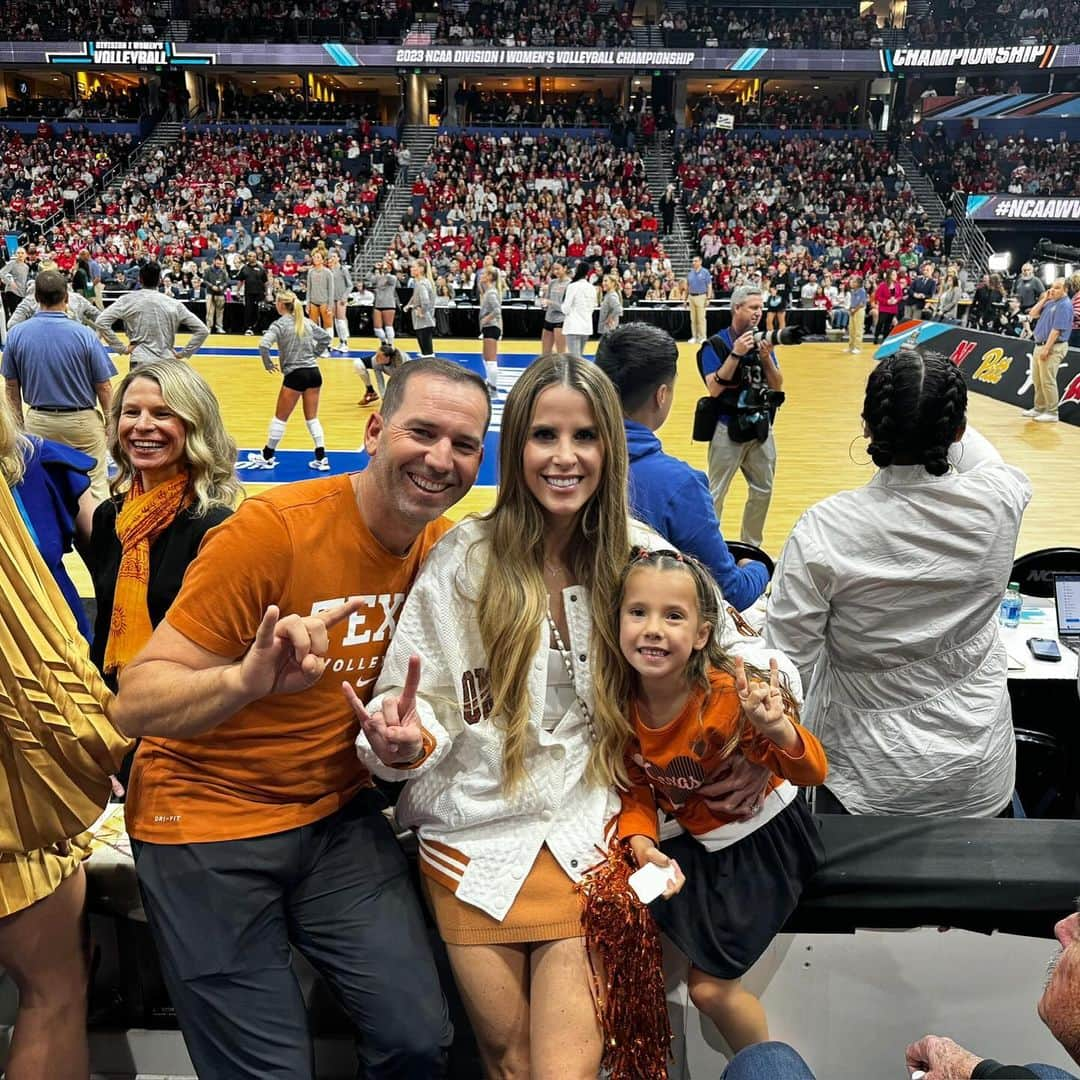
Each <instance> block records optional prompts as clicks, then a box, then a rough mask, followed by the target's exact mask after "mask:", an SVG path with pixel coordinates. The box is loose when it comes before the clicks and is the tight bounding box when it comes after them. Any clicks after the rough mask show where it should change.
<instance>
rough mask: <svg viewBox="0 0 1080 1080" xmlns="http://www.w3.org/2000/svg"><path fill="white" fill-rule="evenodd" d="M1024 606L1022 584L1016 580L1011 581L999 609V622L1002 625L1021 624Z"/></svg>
mask: <svg viewBox="0 0 1080 1080" xmlns="http://www.w3.org/2000/svg"><path fill="white" fill-rule="evenodd" d="M1023 607H1024V599H1023V597H1022V596H1021V595H1020V586H1019V585H1018V584H1017V583H1016V582H1015V581H1010V582H1009V587H1008V588H1007V589H1006V590H1005V595H1004V596H1003V597H1002V599H1001V607H1000V609H999V610H998V622H999V623H1000V624H1001V625H1002V626H1007V627H1013V626H1019V625H1020V612H1021V611H1022V610H1023Z"/></svg>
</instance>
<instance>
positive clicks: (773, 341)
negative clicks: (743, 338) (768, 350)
mask: <svg viewBox="0 0 1080 1080" xmlns="http://www.w3.org/2000/svg"><path fill="white" fill-rule="evenodd" d="M804 337H806V333H805V331H804V330H803V328H802V327H801V326H785V327H783V328H782V329H780V330H755V331H754V344H755V345H760V344H761V343H762V342H763V341H764V342H767V343H768V344H769V345H771V346H774V347H775V346H777V345H801V344H802V343H803V338H804Z"/></svg>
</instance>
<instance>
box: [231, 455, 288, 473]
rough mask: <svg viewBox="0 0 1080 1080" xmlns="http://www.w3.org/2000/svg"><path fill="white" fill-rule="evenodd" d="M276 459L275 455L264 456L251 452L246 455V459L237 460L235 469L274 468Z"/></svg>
mask: <svg viewBox="0 0 1080 1080" xmlns="http://www.w3.org/2000/svg"><path fill="white" fill-rule="evenodd" d="M277 463H278V460H277V458H276V457H272V458H264V457H263V456H262V454H259V453H251V454H248V456H247V461H238V462H237V463H236V467H237V469H276V468H277Z"/></svg>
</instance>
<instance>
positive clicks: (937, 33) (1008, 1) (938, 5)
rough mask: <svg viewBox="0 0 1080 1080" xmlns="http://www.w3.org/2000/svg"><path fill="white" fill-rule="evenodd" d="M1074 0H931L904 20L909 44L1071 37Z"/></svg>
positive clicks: (1077, 13)
mask: <svg viewBox="0 0 1080 1080" xmlns="http://www.w3.org/2000/svg"><path fill="white" fill-rule="evenodd" d="M1078 24H1080V2H1078V0H1064V2H1063V3H1060V4H1054V5H1048V4H1046V3H1045V0H933V2H932V3H931V5H930V11H929V12H928V14H926V15H925V16H923V17H921V18H920V17H918V16H914V15H913V16H912V17H911V18H909V19H908V23H907V32H908V36H909V38H910V39H911V41H912V42H913V43H920V44H926V45H935V46H938V47H944V46H948V45H954V46H964V45H966V46H971V45H1016V44H1037V43H1039V42H1044V41H1062V42H1064V41H1072V40H1073V38H1074V37H1075V36H1076V28H1077V25H1078Z"/></svg>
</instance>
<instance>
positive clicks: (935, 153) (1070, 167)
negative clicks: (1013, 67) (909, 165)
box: [911, 131, 1080, 195]
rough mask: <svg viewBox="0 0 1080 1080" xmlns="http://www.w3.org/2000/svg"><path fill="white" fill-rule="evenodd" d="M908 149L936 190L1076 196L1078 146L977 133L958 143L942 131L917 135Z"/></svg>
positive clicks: (1078, 188) (1079, 189) (1078, 185)
mask: <svg viewBox="0 0 1080 1080" xmlns="http://www.w3.org/2000/svg"><path fill="white" fill-rule="evenodd" d="M911 150H912V153H914V154H915V156H916V158H917V159H918V160H919V161H920V162H921V163H922V165H923V169H924V171H925V172H926V174H927V176H929V177H930V179H931V180H932V181H933V183H934V186H935V187H936V188H937V189H938V191H939V192H941V193H945V192H948V191H967V192H1005V191H1007V192H1011V193H1012V194H1014V195H1080V144H1077V143H1068V142H1065V143H1062V142H1052V141H1051V140H1049V139H1042V140H1040V139H1033V138H1028V137H1025V136H1023V135H1016V136H1007V137H1003V138H1000V139H999V138H997V137H996V136H994V135H983V134H981V133H977V134H974V135H969V136H966V137H965V138H963V139H961V140H960V141H958V142H951V141H947V140H946V139H945V137H944V132H943V131H942V132H941V133H940V134H938V133H935V134H934V135H933V136H926V135H921V134H920V135H917V136H916V137H915V138H914V139H912V140H911Z"/></svg>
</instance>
